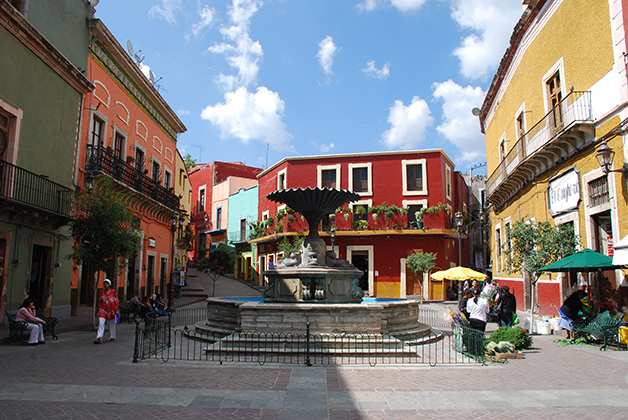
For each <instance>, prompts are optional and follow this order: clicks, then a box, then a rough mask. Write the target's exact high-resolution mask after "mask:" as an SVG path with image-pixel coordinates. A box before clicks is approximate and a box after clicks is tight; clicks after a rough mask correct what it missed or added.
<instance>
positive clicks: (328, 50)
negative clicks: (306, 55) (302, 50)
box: [316, 35, 338, 77]
mask: <svg viewBox="0 0 628 420" xmlns="http://www.w3.org/2000/svg"><path fill="white" fill-rule="evenodd" d="M337 52H338V47H337V46H336V44H334V39H333V38H332V37H331V36H329V35H327V36H326V37H325V39H323V40H322V41H321V42H319V43H318V53H317V54H316V58H318V64H320V66H321V68H322V69H323V73H324V74H325V76H327V77H329V76H331V75H332V74H333V72H332V69H331V68H332V66H333V65H334V56H335V55H336V53H337Z"/></svg>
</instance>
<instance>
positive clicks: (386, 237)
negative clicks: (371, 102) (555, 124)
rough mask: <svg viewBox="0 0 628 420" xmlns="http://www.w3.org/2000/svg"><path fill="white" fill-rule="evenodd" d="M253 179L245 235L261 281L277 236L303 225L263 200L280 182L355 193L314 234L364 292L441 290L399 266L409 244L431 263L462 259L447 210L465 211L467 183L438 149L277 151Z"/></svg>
mask: <svg viewBox="0 0 628 420" xmlns="http://www.w3.org/2000/svg"><path fill="white" fill-rule="evenodd" d="M258 180H259V213H258V217H259V224H258V226H257V229H256V230H255V231H254V232H252V239H251V241H250V242H251V243H252V244H254V246H255V247H256V250H257V261H256V265H257V267H256V268H257V272H258V274H262V276H260V282H261V283H263V272H264V270H266V269H268V268H269V267H271V266H272V265H273V264H274V263H275V262H276V261H277V260H279V259H281V258H282V257H284V255H283V252H282V251H281V250H280V247H279V244H280V242H281V241H283V240H284V238H287V239H286V240H289V241H293V240H294V238H295V237H297V236H300V235H303V232H304V231H306V230H307V224H306V223H305V221H304V220H303V219H302V218H301V216H300V215H299V214H296V213H294V212H293V211H291V209H289V208H286V207H285V205H281V204H278V203H275V202H272V201H270V200H268V198H267V196H268V194H270V193H271V192H273V191H276V190H281V189H285V188H306V187H320V188H323V187H328V188H340V189H346V190H350V191H354V192H356V193H357V194H359V195H360V197H361V199H360V200H359V201H357V202H354V203H350V204H348V205H346V206H343V207H341V208H340V209H338V211H337V212H336V214H334V215H330V217H327V218H325V219H324V220H323V222H322V224H321V237H322V238H323V239H324V240H325V241H326V243H327V244H328V246H329V248H330V250H331V249H333V250H334V252H335V253H336V254H337V255H338V256H339V257H340V258H343V259H346V260H348V261H350V262H351V263H352V264H354V265H355V266H356V267H357V268H359V269H360V270H362V271H363V272H364V276H363V278H362V279H360V286H361V287H362V288H363V289H364V290H365V292H366V293H367V294H370V295H371V296H376V297H380V298H385V297H405V296H407V295H422V296H424V297H425V298H428V299H436V300H443V299H444V298H445V293H446V289H447V286H448V285H447V283H443V282H434V281H428V280H425V281H423V279H422V278H421V279H418V278H416V277H415V276H414V273H411V272H409V270H407V269H406V267H405V261H406V257H407V256H408V255H410V254H412V253H413V252H415V251H419V250H421V251H424V252H432V253H435V254H436V256H437V259H436V265H437V269H447V268H450V267H452V266H456V265H466V264H467V262H468V251H467V249H468V243H467V238H466V235H464V234H459V233H458V231H456V229H454V228H453V227H452V216H453V214H455V213H456V212H458V211H460V212H462V213H466V211H467V188H466V184H465V182H464V180H463V179H462V176H461V175H460V173H458V172H456V171H455V167H454V164H453V163H452V161H451V160H450V159H449V158H448V157H447V155H446V154H445V153H444V152H443V151H442V150H418V151H407V152H406V151H404V152H382V153H356V154H345V155H326V156H306V157H293V158H285V159H283V160H281V161H280V162H278V163H276V164H275V165H273V166H271V167H270V168H268V169H267V170H265V171H264V172H262V173H261V174H260V175H259V176H258ZM421 209H423V211H421ZM427 209H429V210H430V211H428V212H425V211H426V210H427Z"/></svg>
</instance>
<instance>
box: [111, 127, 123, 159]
mask: <svg viewBox="0 0 628 420" xmlns="http://www.w3.org/2000/svg"><path fill="white" fill-rule="evenodd" d="M125 140H126V139H125V138H124V136H123V135H122V134H121V133H119V132H116V138H115V139H114V141H113V155H114V156H115V157H117V158H118V159H122V151H123V150H124V141H125Z"/></svg>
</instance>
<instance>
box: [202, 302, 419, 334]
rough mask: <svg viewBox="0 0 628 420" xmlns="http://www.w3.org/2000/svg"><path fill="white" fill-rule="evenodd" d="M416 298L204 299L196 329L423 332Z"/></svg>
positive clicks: (229, 331) (226, 332) (229, 330)
mask: <svg viewBox="0 0 628 420" xmlns="http://www.w3.org/2000/svg"><path fill="white" fill-rule="evenodd" d="M418 318H419V301H418V300H414V299H408V300H386V301H364V302H362V303H342V304H340V303H268V302H260V301H258V300H253V301H252V300H245V298H243V300H235V299H233V298H231V299H223V298H208V299H207V321H205V322H200V323H198V324H196V329H197V330H200V331H203V330H205V331H208V332H211V333H214V334H216V333H220V334H224V335H228V334H232V333H234V332H243V331H244V332H268V333H301V334H304V333H305V332H306V328H307V323H308V322H309V323H310V332H311V333H319V334H332V333H356V334H365V333H390V334H393V335H408V334H411V335H424V334H427V333H429V332H430V327H429V325H425V324H421V323H419V321H418Z"/></svg>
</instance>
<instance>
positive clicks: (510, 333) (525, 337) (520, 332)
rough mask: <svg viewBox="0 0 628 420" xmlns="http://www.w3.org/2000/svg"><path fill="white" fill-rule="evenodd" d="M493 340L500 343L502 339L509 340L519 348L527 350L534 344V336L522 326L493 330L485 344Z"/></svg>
mask: <svg viewBox="0 0 628 420" xmlns="http://www.w3.org/2000/svg"><path fill="white" fill-rule="evenodd" d="M491 341H494V342H496V343H499V342H500V341H508V342H509V343H510V344H512V345H514V346H515V348H516V349H517V350H525V349H528V348H530V346H531V345H532V337H530V333H529V332H528V330H526V329H524V328H521V327H512V328H511V327H499V328H498V329H497V330H495V331H493V333H492V334H491V336H490V337H489V338H486V339H484V346H485V347H486V345H488V343H490V342H491Z"/></svg>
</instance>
